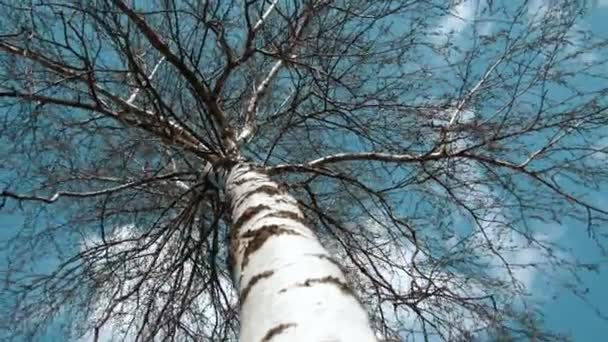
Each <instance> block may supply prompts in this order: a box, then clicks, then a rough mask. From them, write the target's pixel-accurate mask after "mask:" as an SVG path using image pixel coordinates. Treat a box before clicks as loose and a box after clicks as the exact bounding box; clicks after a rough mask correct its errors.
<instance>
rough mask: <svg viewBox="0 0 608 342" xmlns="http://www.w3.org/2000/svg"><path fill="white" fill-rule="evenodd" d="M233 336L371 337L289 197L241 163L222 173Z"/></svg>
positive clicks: (351, 294)
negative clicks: (228, 213) (235, 302)
mask: <svg viewBox="0 0 608 342" xmlns="http://www.w3.org/2000/svg"><path fill="white" fill-rule="evenodd" d="M226 186H227V190H228V195H229V197H230V203H231V210H232V221H233V226H232V228H231V229H232V233H231V247H230V250H231V255H232V258H231V263H232V265H231V266H232V269H233V276H234V280H235V285H236V287H237V288H238V291H239V296H240V305H241V341H242V342H249V341H294V342H296V341H343V342H346V341H349V342H350V341H354V342H357V341H361V342H363V341H375V337H374V333H373V331H372V329H371V327H370V324H369V321H368V318H367V314H366V312H365V310H364V308H363V307H362V305H361V303H359V301H358V300H357V297H356V295H355V293H354V292H353V291H352V289H351V288H350V286H349V285H348V284H347V282H346V279H345V277H344V274H343V273H342V271H341V270H340V266H339V264H338V263H337V262H336V261H335V260H334V259H332V257H331V256H330V255H329V253H328V252H327V251H326V250H325V249H324V248H323V246H322V245H321V244H320V242H319V240H318V239H317V237H316V236H315V233H314V232H313V230H312V229H311V228H310V226H309V224H307V222H306V219H305V218H304V215H303V213H302V211H301V210H300V209H299V208H298V204H297V201H296V200H295V199H294V198H293V197H292V196H290V195H289V194H288V193H287V192H285V191H284V190H282V189H281V188H280V187H279V185H278V184H277V183H275V182H273V181H272V180H270V179H269V178H268V177H267V176H266V175H264V174H263V173H261V172H259V171H256V170H255V168H253V167H252V166H249V165H247V164H239V165H237V166H235V167H233V169H232V171H231V172H230V174H229V176H228V178H227V185H226Z"/></svg>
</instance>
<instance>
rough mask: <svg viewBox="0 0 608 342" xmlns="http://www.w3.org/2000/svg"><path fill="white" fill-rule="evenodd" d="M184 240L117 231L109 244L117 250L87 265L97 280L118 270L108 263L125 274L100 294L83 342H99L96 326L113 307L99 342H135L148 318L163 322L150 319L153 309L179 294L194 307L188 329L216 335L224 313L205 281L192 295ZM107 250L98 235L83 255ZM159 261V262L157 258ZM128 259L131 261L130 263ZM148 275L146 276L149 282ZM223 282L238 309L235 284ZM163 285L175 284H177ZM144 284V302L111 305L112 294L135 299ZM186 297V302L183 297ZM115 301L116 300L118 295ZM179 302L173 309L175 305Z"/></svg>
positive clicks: (187, 314)
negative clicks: (149, 309)
mask: <svg viewBox="0 0 608 342" xmlns="http://www.w3.org/2000/svg"><path fill="white" fill-rule="evenodd" d="M183 239H184V238H183V236H181V235H180V234H173V235H170V234H163V235H162V237H161V238H158V239H157V238H155V237H152V236H147V237H142V236H140V235H138V233H137V228H136V227H135V226H133V225H125V226H122V227H119V228H118V229H116V230H115V231H114V233H113V234H111V236H110V237H108V238H107V242H108V244H110V245H111V247H109V248H105V251H106V252H105V253H104V254H103V255H99V254H97V255H95V257H94V258H91V259H90V260H85V263H87V264H88V267H89V268H90V269H92V270H95V271H96V273H95V275H96V276H101V277H104V276H108V275H109V274H108V270H107V269H108V265H114V266H112V267H114V268H115V267H116V266H115V264H112V263H110V264H106V263H107V262H108V261H109V262H119V263H121V264H122V267H120V270H119V271H118V272H121V273H120V276H119V277H113V278H114V279H113V281H112V282H111V283H108V286H109V288H104V289H100V290H101V291H99V292H98V293H97V295H96V296H97V297H96V298H95V300H96V303H95V305H94V308H93V316H92V317H90V320H89V321H90V322H89V324H90V331H89V332H87V333H86V334H85V335H84V336H83V337H82V338H80V339H79V340H78V341H79V342H93V341H94V340H95V339H94V332H93V328H94V325H95V324H97V323H98V321H99V320H100V319H102V318H103V317H104V314H105V313H106V312H107V310H108V309H109V308H110V307H112V305H116V306H114V307H113V308H112V312H113V315H112V317H111V318H110V319H109V320H108V321H107V322H105V323H104V324H103V326H102V327H101V328H100V329H99V336H98V340H97V341H98V342H113V341H124V342H131V341H135V340H136V338H135V337H136V335H137V331H138V329H139V328H140V326H141V324H142V319H143V318H144V317H147V321H148V322H149V321H152V320H154V319H156V318H157V316H154V314H151V315H150V316H146V315H145V311H146V310H147V307H146V305H147V303H149V302H153V304H154V305H155V306H157V307H162V306H163V305H165V303H166V300H167V299H166V298H170V296H169V293H173V294H175V296H178V298H184V300H186V299H187V300H188V301H190V302H191V303H190V304H191V305H190V306H189V308H188V310H185V311H184V312H182V313H181V317H180V324H182V325H184V326H186V327H188V328H189V329H191V331H197V332H198V333H202V334H206V333H207V332H208V330H206V329H207V328H209V329H212V326H213V325H214V322H216V321H217V320H218V319H221V318H220V317H219V316H218V312H217V311H215V310H214V306H213V305H212V300H211V297H210V296H211V295H210V293H209V291H208V290H205V289H204V287H206V285H204V284H202V283H203V282H204V279H199V281H198V282H199V283H201V284H194V283H193V284H194V285H190V286H192V287H190V291H186V288H187V286H186V285H187V284H186V283H187V282H188V280H189V278H190V276H191V274H192V273H193V272H194V265H193V262H194V261H192V260H190V259H187V260H183V259H181V257H180V255H181V253H178V252H177V249H178V248H181V246H182V244H181V243H180V241H181V242H183ZM102 246H103V242H102V240H101V238H99V237H98V236H96V235H94V236H89V237H87V238H85V239H84V240H83V242H82V248H81V249H82V250H83V251H85V250H94V249H96V248H97V249H99V248H100V247H102ZM102 250H103V249H102ZM125 251H131V252H130V253H132V254H129V255H126V254H124V253H125ZM157 255H158V258H156V256H157ZM123 257H124V258H128V260H129V261H126V262H124V260H123V259H122V258H123ZM85 259H86V258H85ZM155 259H156V260H155ZM178 263H179V264H180V265H181V270H180V267H176V265H177V264H178ZM144 274H146V275H145V276H144ZM218 277H219V283H220V286H221V287H222V289H223V290H224V293H225V294H226V296H227V299H228V300H229V301H230V304H231V305H234V304H235V302H236V300H237V297H236V295H235V293H234V291H233V288H232V286H231V284H230V283H231V281H230V279H227V278H225V277H222V276H221V274H219V275H218ZM163 279H171V281H166V280H163ZM176 279H181V281H180V282H179V284H175V283H174V280H176ZM104 281H105V280H104ZM140 282H141V287H140V289H139V290H137V293H138V294H140V293H141V294H142V295H141V296H139V295H137V296H131V297H129V298H126V299H124V300H122V301H120V302H117V301H116V300H115V299H113V300H110V297H109V294H110V293H113V294H114V293H118V294H120V296H124V295H125V294H127V293H131V292H132V291H133V290H134V289H135V287H136V286H140V285H139V283H140ZM159 285H160V286H159ZM173 285H175V286H176V287H177V288H179V289H183V292H181V291H179V290H177V291H176V290H175V288H174V287H172V286H173ZM149 293H153V295H152V296H153V297H150V296H149V295H147V294H149ZM182 295H183V296H184V297H179V296H182ZM114 297H116V295H115V294H114ZM175 300H176V299H174V300H173V302H172V303H175ZM137 301H142V302H137ZM169 308H170V309H169V310H170V311H173V310H174V309H173V306H169ZM201 317H205V318H206V319H207V321H208V322H206V323H207V325H205V324H203V322H201ZM210 327H211V328H210ZM209 331H211V330H209ZM156 338H159V340H161V339H162V333H160V334H157V336H156ZM156 338H155V340H156ZM144 339H145V336H144Z"/></svg>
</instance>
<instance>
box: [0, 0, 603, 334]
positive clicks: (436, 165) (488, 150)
mask: <svg viewBox="0 0 608 342" xmlns="http://www.w3.org/2000/svg"><path fill="white" fill-rule="evenodd" d="M587 9H588V8H587V4H586V3H585V2H583V1H574V0H554V1H548V2H545V1H527V0H517V1H492V0H452V1H439V0H377V1H364V0H348V1H347V0H246V1H242V0H241V1H235V0H230V1H220V0H207V1H203V0H201V1H193V0H181V1H177V0H163V1H160V0H153V1H127V0H96V1H80V0H78V1H76V0H75V1H47V0H35V1H30V2H23V1H9V0H0V13H3V16H2V17H0V106H1V109H0V191H1V194H2V195H1V197H0V210H1V211H0V215H6V217H9V216H10V215H17V216H18V217H22V218H23V220H22V222H20V224H19V225H18V227H17V226H16V227H14V228H12V229H10V230H9V231H7V232H2V233H0V234H1V235H0V237H1V238H2V241H1V243H0V250H1V251H2V252H0V253H2V254H1V255H2V257H3V258H5V259H6V262H5V263H4V264H0V275H1V276H2V285H1V286H2V287H1V288H2V290H1V291H0V301H1V302H3V303H5V304H6V305H4V304H3V305H2V308H0V312H1V314H0V330H1V331H3V332H2V335H0V336H5V337H7V338H12V339H15V340H19V339H22V338H24V337H27V338H31V339H35V338H36V337H37V336H40V335H41V334H44V333H45V331H46V329H47V327H48V326H49V325H52V326H53V327H54V328H53V329H60V328H63V329H64V330H65V331H66V334H68V333H69V334H70V335H71V336H74V337H83V336H91V337H97V338H100V339H103V338H104V336H109V335H108V334H110V335H114V336H123V337H125V339H127V340H129V339H131V340H137V339H138V338H139V339H143V338H153V337H154V336H155V337H156V338H159V339H167V340H176V341H182V340H183V341H188V340H212V341H233V340H236V339H237V338H238V326H239V320H238V299H237V297H236V296H235V292H234V290H233V288H232V285H231V279H230V270H229V268H228V266H227V265H228V263H227V261H226V260H227V258H228V257H229V253H228V248H229V239H230V236H229V235H230V234H229V232H230V226H231V225H232V222H230V217H229V215H228V214H227V210H228V201H227V199H226V195H225V191H224V189H223V184H222V175H221V171H222V170H225V169H227V168H229V167H230V166H231V165H233V164H234V163H235V162H237V161H239V162H247V163H251V164H252V165H254V166H255V167H256V168H258V169H259V170H260V171H262V172H265V173H267V174H268V175H270V176H271V177H273V179H275V180H277V181H278V182H280V183H281V184H282V186H283V187H284V188H285V190H286V191H288V192H289V193H291V194H292V195H293V196H294V197H295V198H296V199H297V200H298V202H299V204H300V206H301V208H302V210H303V211H304V212H305V214H306V215H307V218H308V220H309V221H310V222H311V223H312V226H314V227H315V229H316V233H317V234H318V236H319V237H320V238H321V240H322V242H323V244H324V245H325V247H326V248H328V249H330V250H331V251H332V253H334V255H335V256H336V259H338V260H340V263H341V266H342V267H343V269H344V271H345V273H346V274H347V276H348V277H349V279H350V281H351V284H352V285H353V287H354V289H355V292H356V293H357V296H358V298H359V299H360V300H361V302H362V303H363V304H364V305H365V306H366V308H367V310H368V312H369V313H370V316H371V317H372V324H373V326H374V328H375V330H376V331H377V334H378V336H379V338H380V339H382V340H387V341H409V340H413V339H417V340H418V339H419V340H432V341H435V340H445V341H461V340H463V341H466V340H483V339H491V340H501V341H503V340H504V341H510V340H521V339H524V338H530V339H535V340H559V339H562V338H565V336H563V335H561V334H560V332H555V331H550V330H547V329H546V328H545V327H544V325H543V324H542V314H541V313H542V312H541V308H540V306H539V305H537V302H536V298H535V297H534V296H532V294H531V287H532V280H531V276H530V273H531V272H532V271H534V272H541V273H543V274H544V276H546V277H548V279H551V280H550V282H551V283H552V284H553V286H565V287H566V288H568V289H570V290H571V291H573V292H574V293H575V294H576V295H578V296H580V297H581V298H582V299H584V298H585V297H584V291H582V290H583V289H584V284H582V283H581V282H580V278H579V277H578V276H579V275H580V273H581V272H584V271H589V270H592V271H593V270H597V267H598V266H597V265H596V264H591V263H585V262H581V261H579V260H578V258H577V257H576V255H572V254H571V253H569V251H568V249H567V248H566V245H565V244H564V243H563V241H560V236H562V235H564V234H567V232H564V229H565V228H563V227H562V224H568V223H573V222H574V223H583V224H584V225H585V226H586V229H587V231H586V233H587V234H588V235H589V244H590V246H592V247H593V248H596V249H597V250H598V251H600V252H601V253H602V255H603V256H605V252H606V251H605V248H606V230H605V228H606V222H607V220H608V203H607V202H606V201H605V200H604V201H603V202H602V201H600V200H599V198H600V196H601V195H602V194H603V195H604V196H605V194H606V193H608V162H607V161H608V111H607V105H608V101H607V100H608V97H607V95H608V87H607V86H606V84H607V83H606V76H608V72H607V70H608V69H606V62H607V60H606V58H605V57H604V56H606V52H607V51H606V43H607V41H606V40H604V39H602V38H600V37H596V36H594V35H592V34H591V33H590V32H588V31H586V30H585V28H584V26H582V25H581V24H580V22H581V18H582V17H583V16H584V15H585V13H586V11H587ZM581 286H582V287H581ZM590 305H591V303H590ZM600 314H601V313H600ZM146 336H147V337H146Z"/></svg>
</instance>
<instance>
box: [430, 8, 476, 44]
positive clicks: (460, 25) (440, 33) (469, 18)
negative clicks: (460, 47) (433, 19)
mask: <svg viewBox="0 0 608 342" xmlns="http://www.w3.org/2000/svg"><path fill="white" fill-rule="evenodd" d="M477 1H478V0H464V1H462V2H460V3H458V4H456V6H454V7H453V8H452V10H451V13H450V14H446V15H444V16H443V17H442V18H441V19H440V20H439V22H438V23H437V30H436V31H435V34H436V36H435V42H436V43H444V42H445V41H446V40H447V39H448V37H449V36H451V35H455V36H458V35H460V34H462V32H463V31H464V30H465V29H466V28H467V27H468V26H470V25H471V24H472V23H473V19H474V17H475V8H476V3H477Z"/></svg>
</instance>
